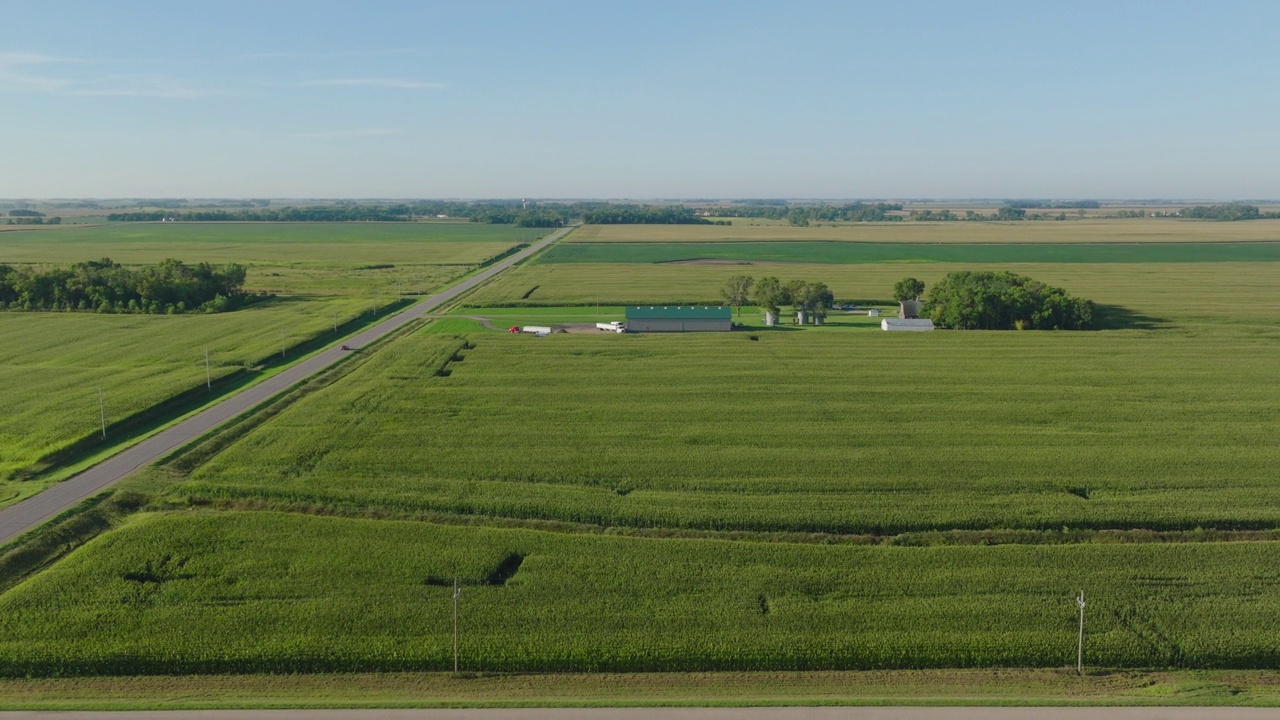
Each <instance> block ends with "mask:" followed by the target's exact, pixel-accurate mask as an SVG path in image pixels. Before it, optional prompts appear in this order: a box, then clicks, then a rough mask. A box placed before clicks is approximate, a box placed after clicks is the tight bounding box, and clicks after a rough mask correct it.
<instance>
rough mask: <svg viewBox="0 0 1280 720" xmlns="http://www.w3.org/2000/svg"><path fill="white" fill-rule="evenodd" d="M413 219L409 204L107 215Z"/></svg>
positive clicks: (115, 217) (136, 218)
mask: <svg viewBox="0 0 1280 720" xmlns="http://www.w3.org/2000/svg"><path fill="white" fill-rule="evenodd" d="M412 219H413V209H412V208H410V207H409V206H408V205H349V206H340V205H317V206H313V207H284V208H256V209H248V208H246V209H242V210H185V211H182V212H172V211H164V210H137V211H132V212H117V213H110V214H108V215H107V220H108V221H111V222H159V221H161V220H175V221H179V222H401V221H407V220H412Z"/></svg>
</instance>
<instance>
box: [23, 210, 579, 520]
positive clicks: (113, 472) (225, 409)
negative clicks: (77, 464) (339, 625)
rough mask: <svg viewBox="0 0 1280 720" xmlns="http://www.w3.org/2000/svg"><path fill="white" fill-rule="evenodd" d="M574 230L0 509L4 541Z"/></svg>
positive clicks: (554, 235)
mask: <svg viewBox="0 0 1280 720" xmlns="http://www.w3.org/2000/svg"><path fill="white" fill-rule="evenodd" d="M572 230H573V228H565V229H563V230H559V231H556V232H554V233H551V234H550V235H548V236H547V237H545V238H543V239H542V240H539V241H538V242H536V243H534V244H533V245H531V246H530V247H528V248H526V249H524V250H522V251H520V252H518V253H516V254H515V255H512V256H511V257H509V258H507V259H505V260H502V261H501V262H498V263H496V264H495V265H493V266H492V267H490V268H487V269H485V270H483V271H482V272H479V273H477V274H475V275H472V276H471V277H469V278H467V279H465V280H463V281H461V282H459V283H458V284H456V285H453V286H452V287H449V288H448V289H446V290H443V291H441V292H438V293H436V294H435V295H432V296H431V297H428V298H426V299H424V300H422V301H421V302H419V303H417V304H415V305H412V306H410V307H408V308H406V309H405V310H403V311H401V312H399V313H397V314H395V315H392V316H391V317H389V318H387V319H386V320H383V321H382V322H380V323H378V324H377V325H374V326H373V327H371V328H369V329H367V330H364V331H363V332H361V333H359V334H357V335H354V336H352V337H349V338H346V339H344V340H341V341H339V342H336V343H334V344H333V345H331V346H329V347H328V348H325V349H324V350H322V351H321V352H319V353H317V354H315V355H312V356H311V357H309V358H307V359H306V360H304V361H302V362H300V363H298V364H297V365H294V366H293V367H290V368H288V369H286V370H284V371H282V372H280V373H278V374H276V375H274V376H272V377H271V378H269V379H267V380H264V381H262V382H260V383H258V384H257V385H254V386H253V387H250V388H247V389H245V390H243V391H241V392H239V393H236V394H235V395H232V396H230V397H227V398H225V399H223V400H222V401H221V402H219V403H217V404H216V405H212V406H210V407H208V408H206V409H204V410H202V411H201V412H200V413H198V414H196V415H193V416H191V417H189V418H187V419H186V420H183V421H182V422H180V423H178V424H176V425H173V426H172V427H170V428H168V429H166V430H164V431H162V432H160V433H157V434H155V435H152V436H151V437H149V438H147V439H146V440H143V441H142V442H140V443H138V444H137V445H134V446H133V447H130V448H126V449H125V450H123V451H121V452H120V453H118V454H116V455H113V456H112V457H110V458H108V459H107V460H104V461H103V462H101V463H99V464H97V465H95V466H93V467H91V468H89V469H88V470H85V471H84V472H82V473H80V474H78V475H74V476H72V477H70V478H68V479H67V480H64V481H63V482H60V483H58V484H57V485H53V486H51V487H50V488H49V489H48V490H45V491H44V492H42V493H39V494H38V495H32V496H31V497H29V498H27V499H26V500H23V501H22V502H20V503H18V504H16V505H11V506H9V507H7V508H5V509H3V510H0V545H4V544H5V543H7V542H9V541H10V540H13V539H14V538H16V537H18V536H19V535H22V534H23V533H25V532H27V531H28V530H31V529H32V528H34V527H36V526H37V525H39V524H40V523H42V522H44V521H45V520H48V519H49V518H52V517H54V516H56V515H58V514H59V513H62V512H64V511H65V510H68V509H70V508H72V507H74V506H75V505H76V504H77V503H79V502H81V501H83V500H85V499H86V498H88V497H90V496H92V495H95V494H97V493H98V492H100V491H101V490H103V489H104V488H107V487H110V486H111V485H113V484H114V483H117V482H119V481H120V480H123V479H124V478H126V477H128V476H129V475H131V474H133V473H134V472H136V471H137V470H138V469H139V468H142V467H143V466H145V465H148V464H150V463H151V462H154V461H155V460H157V459H159V458H161V457H164V456H165V455H168V454H169V453H171V452H173V451H174V450H175V449H177V448H179V447H181V446H182V445H184V444H186V443H188V442H190V441H191V440H192V439H193V438H196V437H199V436H201V435H204V434H205V433H207V432H209V431H210V430H212V429H214V428H216V427H218V426H219V425H221V424H222V423H224V422H226V421H228V420H230V419H232V418H234V417H236V416H238V415H240V414H242V413H244V412H246V411H248V410H250V409H251V408H253V407H255V406H256V405H258V404H260V403H262V402H263V401H265V400H268V399H270V398H272V397H275V396H276V395H279V394H280V393H282V392H284V391H285V390H288V389H289V388H290V387H293V386H294V385H296V384H298V383H299V382H302V381H303V380H306V379H307V378H309V377H311V376H312V375H315V374H316V373H318V372H320V371H322V370H324V369H326V368H328V367H330V366H332V365H333V364H335V363H337V362H338V361H339V360H341V359H343V358H344V357H346V355H347V352H346V351H344V350H342V346H343V345H346V346H349V347H351V348H354V349H359V348H362V347H364V346H365V345H368V344H369V343H371V342H373V341H375V340H378V339H380V338H382V337H385V336H386V335H388V334H389V333H392V332H394V331H396V330H399V329H400V328H402V327H404V326H405V325H407V324H408V323H411V322H413V321H414V320H418V319H419V318H422V317H425V316H426V315H427V314H428V313H430V312H431V311H432V310H434V309H436V308H438V307H440V306H441V305H443V304H444V303H447V302H449V301H450V300H452V299H454V298H456V297H457V296H459V295H461V294H462V293H464V292H466V291H467V290H470V289H471V288H474V287H475V286H477V285H479V284H481V283H483V282H485V281H487V280H489V279H490V278H492V277H493V276H494V275H497V274H498V273H500V272H502V271H504V270H506V269H507V268H509V267H511V266H512V265H514V264H516V263H518V262H520V261H521V260H524V259H525V258H527V257H529V256H530V255H532V254H534V253H536V252H538V251H539V250H542V249H543V248H545V247H546V246H548V245H550V244H551V243H554V242H556V241H557V240H559V239H560V238H562V237H564V236H565V235H567V234H569V232H571V231H572Z"/></svg>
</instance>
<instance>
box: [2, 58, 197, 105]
mask: <svg viewBox="0 0 1280 720" xmlns="http://www.w3.org/2000/svg"><path fill="white" fill-rule="evenodd" d="M56 64H77V65H85V64H90V63H88V62H87V61H85V60H77V59H74V58H65V57H56V56H53V55H42V54H39V53H16V52H8V53H0V91H3V90H6V89H8V90H20V91H21V90H26V91H35V92H44V93H49V94H52V95H69V96H73V97H152V98H165V99H170V100H190V99H194V98H199V97H205V96H207V95H211V94H213V93H211V92H209V91H207V90H199V89H196V88H193V87H191V86H189V85H187V84H185V83H182V82H180V81H178V80H175V79H173V78H170V77H167V76H164V75H106V76H100V77H90V78H81V79H72V78H68V77H56V76H53V75H49V74H47V73H46V74H40V73H34V72H31V71H30V70H29V69H28V68H31V67H35V66H49V65H56Z"/></svg>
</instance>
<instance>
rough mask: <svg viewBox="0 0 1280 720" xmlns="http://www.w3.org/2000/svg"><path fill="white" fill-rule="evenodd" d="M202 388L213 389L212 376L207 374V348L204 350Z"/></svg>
mask: <svg viewBox="0 0 1280 720" xmlns="http://www.w3.org/2000/svg"><path fill="white" fill-rule="evenodd" d="M204 386H205V388H206V389H209V390H212V389H213V375H211V374H210V373H209V348H205V349H204Z"/></svg>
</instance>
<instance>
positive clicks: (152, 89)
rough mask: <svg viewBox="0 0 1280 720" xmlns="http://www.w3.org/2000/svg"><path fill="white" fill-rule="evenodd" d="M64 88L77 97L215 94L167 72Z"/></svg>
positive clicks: (181, 97) (116, 77)
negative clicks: (189, 84) (166, 74)
mask: <svg viewBox="0 0 1280 720" xmlns="http://www.w3.org/2000/svg"><path fill="white" fill-rule="evenodd" d="M61 92H62V94H64V95H74V96H77V97H150V98H163V99H166V100H194V99H196V98H202V97H207V96H209V95H212V94H213V93H212V92H211V91H208V90H200V89H197V88H193V87H190V86H188V85H186V84H184V83H182V82H179V81H177V80H174V79H173V78H170V77H166V76H164V75H113V76H110V77H106V78H103V79H101V80H96V81H93V82H88V83H83V84H79V85H73V86H70V87H66V88H63V89H62V90H61Z"/></svg>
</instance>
